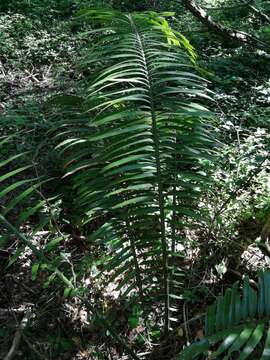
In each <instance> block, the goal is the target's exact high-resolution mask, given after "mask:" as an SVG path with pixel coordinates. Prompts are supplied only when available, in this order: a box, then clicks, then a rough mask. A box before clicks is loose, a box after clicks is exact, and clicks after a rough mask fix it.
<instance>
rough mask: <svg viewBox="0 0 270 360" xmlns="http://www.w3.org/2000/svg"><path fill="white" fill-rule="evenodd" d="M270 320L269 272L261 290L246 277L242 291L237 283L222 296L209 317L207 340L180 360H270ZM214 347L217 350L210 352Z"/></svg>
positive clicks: (262, 274) (211, 308)
mask: <svg viewBox="0 0 270 360" xmlns="http://www.w3.org/2000/svg"><path fill="white" fill-rule="evenodd" d="M269 321H270V272H269V271H265V272H262V273H261V275H260V278H259V284H258V290H257V291H256V290H254V289H252V288H251V287H250V283H249V279H248V277H245V279H244V285H243V289H242V292H240V291H239V284H238V282H237V283H235V284H234V286H233V287H232V289H227V290H226V292H225V295H224V296H220V297H218V299H217V300H216V301H215V302H214V304H213V305H212V306H210V307H209V308H208V310H207V314H206V316H205V335H206V337H205V339H204V340H203V341H201V342H199V343H195V344H193V345H191V346H190V347H188V348H186V349H185V350H183V351H182V353H181V354H180V355H179V356H178V357H177V359H178V360H193V359H202V358H203V359H223V360H226V359H227V360H229V359H237V360H244V359H250V358H251V356H253V358H254V359H260V360H267V359H270V327H269ZM217 345H218V346H217ZM213 347H216V349H217V350H216V351H211V352H210V350H211V348H213ZM254 356H256V357H254Z"/></svg>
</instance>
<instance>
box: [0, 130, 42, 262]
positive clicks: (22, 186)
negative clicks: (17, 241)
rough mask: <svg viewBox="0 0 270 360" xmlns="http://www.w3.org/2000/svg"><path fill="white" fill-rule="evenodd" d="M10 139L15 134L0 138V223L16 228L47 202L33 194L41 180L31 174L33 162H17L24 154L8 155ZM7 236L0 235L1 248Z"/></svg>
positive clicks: (7, 234)
mask: <svg viewBox="0 0 270 360" xmlns="http://www.w3.org/2000/svg"><path fill="white" fill-rule="evenodd" d="M12 140H14V136H5V137H2V138H1V139H0V225H1V223H5V222H6V220H7V219H10V221H11V222H12V223H15V224H16V226H18V227H19V226H20V225H22V224H23V223H24V222H25V221H27V220H28V219H29V217H31V216H32V215H33V214H35V213H36V212H37V211H38V210H40V209H41V208H42V207H43V206H44V204H45V203H46V201H45V200H39V199H38V198H39V196H37V194H36V193H37V190H38V189H39V188H40V186H41V184H42V183H43V182H44V181H42V180H41V179H40V178H39V179H38V178H37V177H36V176H33V173H34V169H33V165H32V164H30V165H24V166H23V165H18V163H19V162H20V161H22V159H24V158H25V156H26V153H20V154H15V155H13V156H7V154H8V151H9V150H8V149H9V145H10V141H12ZM29 172H30V175H29ZM9 235H10V233H9V232H8V233H5V232H3V233H2V234H1V237H2V240H3V241H0V247H1V248H2V247H4V245H5V242H6V240H7V238H8V237H9ZM12 235H14V234H13V233H12ZM24 247H25V244H23V246H22V247H20V248H18V250H17V252H16V254H15V258H16V256H17V255H18V254H19V253H20V251H22V250H23V249H24Z"/></svg>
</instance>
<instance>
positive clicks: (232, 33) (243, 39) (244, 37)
mask: <svg viewBox="0 0 270 360" xmlns="http://www.w3.org/2000/svg"><path fill="white" fill-rule="evenodd" d="M182 3H183V5H184V6H185V8H186V9H187V10H189V11H190V12H191V13H192V14H193V15H194V16H195V17H196V18H197V19H198V20H199V21H200V22H201V23H203V24H204V25H206V26H207V27H208V29H209V30H211V31H213V32H215V33H216V34H217V35H220V36H221V37H223V38H224V39H226V40H229V41H234V42H239V43H245V44H249V45H253V46H255V47H257V48H264V49H265V48H266V47H267V45H266V44H264V43H263V42H262V41H260V40H259V39H257V38H255V37H253V36H252V35H249V34H247V33H245V32H243V31H238V30H233V29H230V28H227V27H226V26H223V25H221V24H219V23H217V22H215V21H214V20H213V19H212V17H211V16H210V15H208V14H207V12H206V11H205V10H204V9H202V8H201V7H200V6H198V5H197V4H196V3H195V1H194V0H182Z"/></svg>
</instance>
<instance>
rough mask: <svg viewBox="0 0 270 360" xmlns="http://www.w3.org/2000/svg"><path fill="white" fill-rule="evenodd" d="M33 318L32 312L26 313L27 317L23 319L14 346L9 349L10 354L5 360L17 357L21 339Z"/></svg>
mask: <svg viewBox="0 0 270 360" xmlns="http://www.w3.org/2000/svg"><path fill="white" fill-rule="evenodd" d="M30 317H31V310H30V309H28V310H27V311H26V314H25V316H24V317H23V319H22V321H21V323H20V325H19V327H18V329H17V331H16V333H15V336H14V339H13V342H12V345H11V348H10V349H9V352H8V353H7V355H6V356H5V357H4V359H3V360H12V359H13V358H14V357H15V355H16V352H17V350H18V347H19V345H20V342H21V338H22V334H23V330H24V329H25V328H26V326H27V324H28V321H29V319H30Z"/></svg>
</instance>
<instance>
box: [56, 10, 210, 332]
mask: <svg viewBox="0 0 270 360" xmlns="http://www.w3.org/2000/svg"><path fill="white" fill-rule="evenodd" d="M80 15H81V19H82V20H83V21H89V20H90V21H91V23H93V22H94V21H96V22H97V23H98V24H99V25H100V24H101V26H102V29H101V30H98V29H97V30H92V31H90V32H89V33H90V34H91V33H93V32H99V33H100V35H99V37H98V43H97V45H96V46H95V47H94V49H92V51H91V52H90V54H89V56H87V57H86V59H85V61H84V66H88V67H91V66H96V67H97V66H99V68H101V70H100V73H99V75H98V76H97V77H95V79H94V80H93V81H92V82H91V84H90V85H89V88H88V93H87V98H86V101H85V103H84V108H86V113H85V114H84V119H83V121H80V122H79V123H77V126H76V125H75V124H74V123H72V126H71V127H70V124H68V123H67V124H66V126H65V125H63V126H62V129H63V130H61V131H60V133H59V135H58V136H60V138H61V137H62V138H63V137H64V141H62V142H61V143H60V144H59V145H58V149H61V151H62V154H63V157H64V161H65V171H66V175H65V176H70V177H71V178H72V181H73V186H74V191H75V200H74V203H75V204H74V206H75V212H78V213H79V214H81V224H82V225H84V226H86V225H87V224H90V225H92V228H93V226H95V227H96V231H95V232H94V233H92V234H91V235H90V236H89V238H88V240H89V241H97V242H99V243H101V244H103V245H104V246H105V247H106V249H108V251H110V256H109V260H108V261H107V262H106V264H104V270H103V272H107V273H109V274H110V275H109V276H108V277H107V281H108V282H111V281H113V280H115V279H118V280H117V281H118V286H117V289H118V290H121V291H122V295H123V296H126V295H128V294H134V295H135V296H136V294H137V293H138V294H139V297H140V301H141V302H142V303H145V302H146V301H147V299H148V298H150V296H151V297H153V295H156V296H157V297H159V298H160V299H161V298H162V299H163V301H164V307H165V317H164V329H165V332H166V331H168V329H169V326H170V310H171V309H172V307H173V306H172V303H171V301H173V300H172V299H175V298H177V297H178V296H177V293H179V287H180V286H181V284H182V280H181V277H182V276H183V272H182V271H181V269H178V270H177V271H176V267H175V266H174V263H175V260H174V259H175V257H176V256H184V254H181V252H179V251H177V248H178V244H179V243H180V244H183V239H182V237H181V236H180V234H179V231H178V230H177V227H178V226H179V224H180V223H182V222H183V221H184V220H185V218H186V217H189V218H190V217H191V218H192V217H196V216H198V214H197V211H196V205H195V204H197V198H198V196H199V194H200V190H202V187H203V186H204V185H205V184H206V183H207V181H206V179H205V177H204V175H203V174H199V169H200V166H199V162H200V160H201V159H203V158H204V157H207V156H209V152H210V148H211V144H212V140H211V139H210V136H209V134H208V129H207V126H206V125H205V123H204V120H205V119H206V118H207V116H209V112H208V111H207V110H206V109H205V108H204V107H203V106H202V105H200V103H199V102H198V101H196V99H197V100H198V99H202V100H203V99H205V98H208V92H207V90H206V84H205V81H204V80H203V79H201V78H200V77H199V76H197V75H196V74H194V68H193V65H192V62H194V53H193V49H192V47H191V46H190V45H189V43H188V42H187V40H186V39H185V38H184V37H183V36H179V34H177V33H174V32H173V30H172V29H171V28H170V27H169V25H168V23H167V21H166V20H165V19H164V18H162V17H161V16H160V15H158V14H155V13H152V12H151V13H149V14H122V13H119V12H111V11H105V10H98V11H97V10H85V11H83V12H81V14H80ZM190 58H191V59H192V62H191V61H190ZM199 101H200V100H199ZM172 310H173V309H172Z"/></svg>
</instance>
